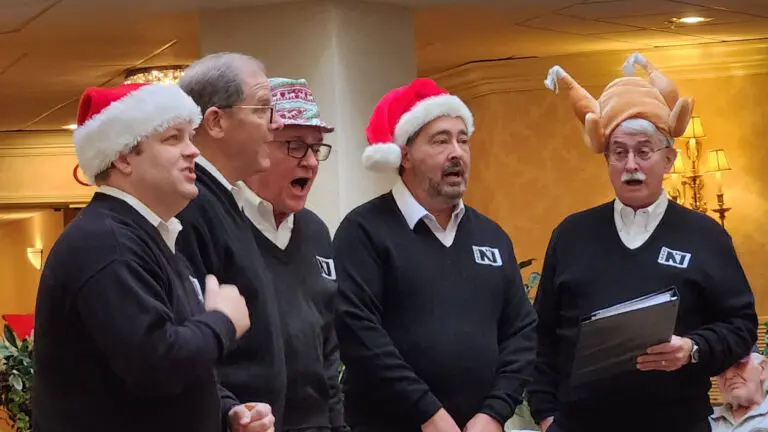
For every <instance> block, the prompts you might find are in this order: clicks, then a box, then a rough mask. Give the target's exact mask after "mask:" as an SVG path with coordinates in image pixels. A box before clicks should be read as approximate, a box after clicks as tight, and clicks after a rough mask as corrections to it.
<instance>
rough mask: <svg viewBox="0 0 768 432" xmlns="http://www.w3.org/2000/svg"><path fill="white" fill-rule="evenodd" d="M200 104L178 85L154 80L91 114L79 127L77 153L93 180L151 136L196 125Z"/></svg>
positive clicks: (89, 178)
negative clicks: (182, 124)
mask: <svg viewBox="0 0 768 432" xmlns="http://www.w3.org/2000/svg"><path fill="white" fill-rule="evenodd" d="M201 118H202V115H201V113H200V107H198V106H197V104H195V102H194V101H193V100H192V98H191V97H189V96H188V95H187V94H186V93H184V91H183V90H181V88H179V87H178V86H176V85H166V84H150V85H146V86H143V87H140V88H138V89H136V90H134V91H132V92H131V93H128V94H127V95H126V96H124V97H123V98H122V99H120V100H118V101H115V102H112V103H111V104H110V105H109V106H107V107H106V108H104V109H103V110H101V112H99V113H98V114H96V115H95V116H93V117H91V118H90V119H88V121H86V122H85V123H84V124H83V125H82V126H80V127H78V128H77V129H75V132H74V136H73V138H74V141H75V153H76V155H77V161H78V163H79V164H80V169H82V170H83V174H85V176H86V178H87V181H88V182H89V183H91V184H93V182H94V177H95V176H96V175H97V174H99V173H101V172H102V171H104V170H106V169H107V168H109V166H110V164H111V163H112V162H113V161H114V160H115V159H117V157H118V156H120V155H121V154H124V153H126V152H128V151H130V150H131V149H132V148H133V147H135V146H136V144H138V143H139V141H141V140H142V139H144V138H146V137H147V136H149V135H151V134H153V133H155V132H160V131H162V130H165V129H167V128H168V127H170V126H171V125H173V124H175V123H178V122H180V121H183V120H186V121H189V122H191V123H192V127H193V128H196V127H197V126H198V125H199V124H200V120H201Z"/></svg>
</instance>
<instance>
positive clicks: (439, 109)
mask: <svg viewBox="0 0 768 432" xmlns="http://www.w3.org/2000/svg"><path fill="white" fill-rule="evenodd" d="M443 116H451V117H461V118H462V119H463V120H464V123H465V124H466V126H467V133H468V134H469V135H472V132H474V119H473V117H472V112H471V111H470V110H469V108H468V107H467V106H466V105H465V104H464V102H462V100H461V99H459V98H458V97H457V96H454V95H452V94H449V93H448V91H446V90H444V89H442V88H440V87H438V85H437V83H435V82H434V81H432V80H431V79H428V78H417V79H415V80H413V81H412V82H411V83H410V84H408V85H407V86H403V87H398V88H396V89H394V90H391V91H390V92H389V93H387V94H385V95H384V97H382V98H381V100H380V101H379V103H378V104H377V105H376V107H375V108H374V109H373V114H372V115H371V118H370V120H369V122H368V127H367V128H366V129H365V134H366V136H367V138H368V147H367V148H366V149H365V151H364V152H363V165H364V166H365V168H367V169H369V170H372V171H386V170H391V169H397V168H398V167H399V166H400V158H401V156H402V147H403V146H404V145H405V142H406V141H408V138H410V137H411V136H412V135H413V134H415V133H416V132H418V131H419V129H421V128H422V127H423V126H424V125H426V124H427V123H429V122H431V121H432V120H434V119H436V118H438V117H443Z"/></svg>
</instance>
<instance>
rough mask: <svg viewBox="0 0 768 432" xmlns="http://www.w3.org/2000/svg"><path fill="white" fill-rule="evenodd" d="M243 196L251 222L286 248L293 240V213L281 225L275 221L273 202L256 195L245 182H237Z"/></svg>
mask: <svg viewBox="0 0 768 432" xmlns="http://www.w3.org/2000/svg"><path fill="white" fill-rule="evenodd" d="M235 187H237V188H238V189H239V190H240V191H242V196H243V212H244V213H245V215H246V216H247V217H248V219H250V221H251V223H253V225H254V226H255V227H256V228H258V229H259V231H261V233H262V234H264V237H266V238H268V239H269V240H270V241H271V242H272V243H274V244H275V245H276V246H277V247H279V248H280V249H283V250H285V248H286V247H288V243H289V242H290V241H291V233H292V232H293V214H291V215H289V216H288V217H287V218H286V219H285V220H284V221H283V223H281V224H280V226H277V223H276V222H275V213H274V207H273V206H272V204H271V203H270V202H269V201H267V200H265V199H262V198H261V197H260V196H258V195H256V193H255V192H253V191H252V190H251V189H250V188H249V187H248V186H247V185H246V184H245V183H243V182H237V183H236V184H235Z"/></svg>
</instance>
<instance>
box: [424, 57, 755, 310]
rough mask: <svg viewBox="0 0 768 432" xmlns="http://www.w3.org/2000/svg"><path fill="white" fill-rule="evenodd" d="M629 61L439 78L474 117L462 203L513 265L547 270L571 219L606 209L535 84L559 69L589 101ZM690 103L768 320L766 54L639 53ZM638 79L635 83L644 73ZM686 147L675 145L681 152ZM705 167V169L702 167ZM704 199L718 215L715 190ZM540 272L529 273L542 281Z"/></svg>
mask: <svg viewBox="0 0 768 432" xmlns="http://www.w3.org/2000/svg"><path fill="white" fill-rule="evenodd" d="M628 54H629V53H604V54H595V55H590V56H582V57H560V58H557V59H536V60H531V61H518V62H509V63H507V64H506V65H498V64H497V65H489V66H483V65H481V66H479V67H476V68H465V69H463V70H460V71H458V72H457V73H455V74H451V75H444V76H438V77H436V78H437V79H438V81H440V82H441V84H443V85H445V86H446V87H448V88H449V89H451V90H453V91H456V92H457V93H459V94H460V96H462V97H463V98H464V99H465V100H467V101H468V103H469V104H470V106H471V109H472V110H473V112H474V114H475V117H476V122H477V133H476V136H475V137H474V138H473V140H472V179H471V182H470V187H469V191H468V194H467V201H468V202H469V203H470V204H471V205H473V206H475V207H477V208H478V209H479V210H481V211H483V212H485V213H486V214H488V215H490V216H491V217H492V218H494V219H495V220H497V221H498V222H499V223H500V224H501V225H502V226H503V227H504V229H505V230H506V231H507V232H508V233H509V234H510V236H511V237H512V239H513V241H514V243H515V247H516V252H517V255H518V258H520V259H521V260H522V259H524V258H529V257H533V258H537V259H539V260H541V259H543V256H544V252H545V249H546V246H547V242H548V240H549V236H550V233H551V231H552V229H553V228H554V227H555V226H556V225H557V224H558V223H559V222H560V221H561V220H562V219H563V218H564V217H565V216H567V215H568V214H570V213H573V212H575V211H578V210H581V209H585V208H587V207H590V206H594V205H596V204H599V203H602V202H605V201H607V200H610V199H612V198H613V191H612V189H611V186H610V184H609V183H608V179H607V173H606V168H605V162H604V159H602V158H601V157H600V156H596V155H593V154H590V153H589V152H588V151H587V149H586V147H585V145H584V144H583V141H582V139H581V125H580V124H579V122H578V121H577V120H576V118H575V117H574V115H573V112H572V111H571V108H570V105H569V103H568V100H567V99H568V98H567V95H566V94H565V93H564V92H563V93H560V94H557V95H555V94H554V93H552V92H550V91H549V90H546V89H545V88H544V86H543V80H544V78H545V77H546V74H547V70H548V68H549V67H551V66H552V65H553V64H556V63H559V64H561V65H562V66H563V67H564V68H565V69H566V71H568V72H570V74H571V75H572V76H574V78H575V79H576V80H577V81H580V82H583V83H584V84H585V85H586V88H587V90H589V91H590V93H592V94H593V95H599V93H600V91H601V89H602V88H603V86H604V85H605V84H607V83H608V82H609V81H610V80H611V79H613V78H615V77H618V76H619V75H618V74H619V73H620V67H621V64H622V62H623V59H624V58H626V55H628ZM645 54H646V55H647V57H648V58H649V60H651V61H652V62H654V63H656V65H657V66H658V67H659V69H661V70H663V71H666V72H668V74H669V75H670V76H671V77H672V78H673V79H675V80H676V82H677V84H678V86H679V89H680V92H681V94H682V95H690V96H693V97H694V98H695V104H696V105H695V114H697V115H700V116H701V118H702V121H703V123H704V129H705V131H706V133H707V135H708V138H707V139H706V141H705V142H704V150H705V151H706V150H709V149H714V148H723V149H725V150H726V153H727V155H728V158H729V162H730V164H731V167H732V168H733V171H730V172H728V173H726V174H724V180H723V183H724V192H725V199H726V204H727V205H728V206H730V207H733V210H731V212H730V213H728V216H727V220H726V225H727V229H728V231H729V232H730V234H731V235H732V237H733V240H734V243H735V247H736V250H737V252H738V254H739V257H740V259H741V261H742V264H743V266H744V269H745V272H746V274H747V277H748V278H749V280H750V283H751V284H752V288H753V291H754V292H755V294H756V298H757V308H758V313H759V314H761V315H766V314H768V266H766V265H765V264H766V262H767V261H768V224H766V223H765V222H764V221H765V218H766V214H768V175H766V174H765V168H764V166H765V163H766V162H767V161H768V146H766V144H765V141H766V137H768V123H766V119H767V118H768V108H766V107H765V104H764V102H763V95H765V94H767V93H768V45H766V44H765V42H763V43H762V44H744V45H723V46H720V47H719V48H717V47H711V48H684V49H665V50H654V51H651V52H646V53H645ZM640 75H641V76H643V74H642V73H640ZM681 144H682V143H678V147H679V148H681V147H680V145H681ZM704 160H705V159H704ZM707 182H708V183H707V185H708V186H707V187H706V189H705V197H706V200H707V203H708V204H709V207H710V208H711V207H713V206H714V205H715V203H716V200H715V196H714V190H715V183H714V178H712V179H709V180H707ZM540 268H541V261H538V262H536V263H535V265H534V266H532V268H531V269H532V270H540Z"/></svg>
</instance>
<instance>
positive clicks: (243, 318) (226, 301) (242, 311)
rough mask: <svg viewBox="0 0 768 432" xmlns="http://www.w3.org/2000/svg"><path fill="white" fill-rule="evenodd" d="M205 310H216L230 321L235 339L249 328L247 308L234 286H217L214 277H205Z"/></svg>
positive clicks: (249, 320) (217, 283)
mask: <svg viewBox="0 0 768 432" xmlns="http://www.w3.org/2000/svg"><path fill="white" fill-rule="evenodd" d="M205 310H207V311H213V310H217V311H219V312H221V313H223V314H224V315H226V316H227V318H229V319H230V321H232V324H233V325H234V326H235V332H236V333H237V337H238V338H239V337H240V336H242V335H243V333H245V332H246V331H248V329H249V328H250V327H251V319H250V317H249V316H248V306H246V304H245V299H244V298H243V296H241V295H240V291H238V289H237V287H236V286H234V285H228V284H223V285H219V281H218V280H217V279H216V276H214V275H208V276H206V277H205Z"/></svg>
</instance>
